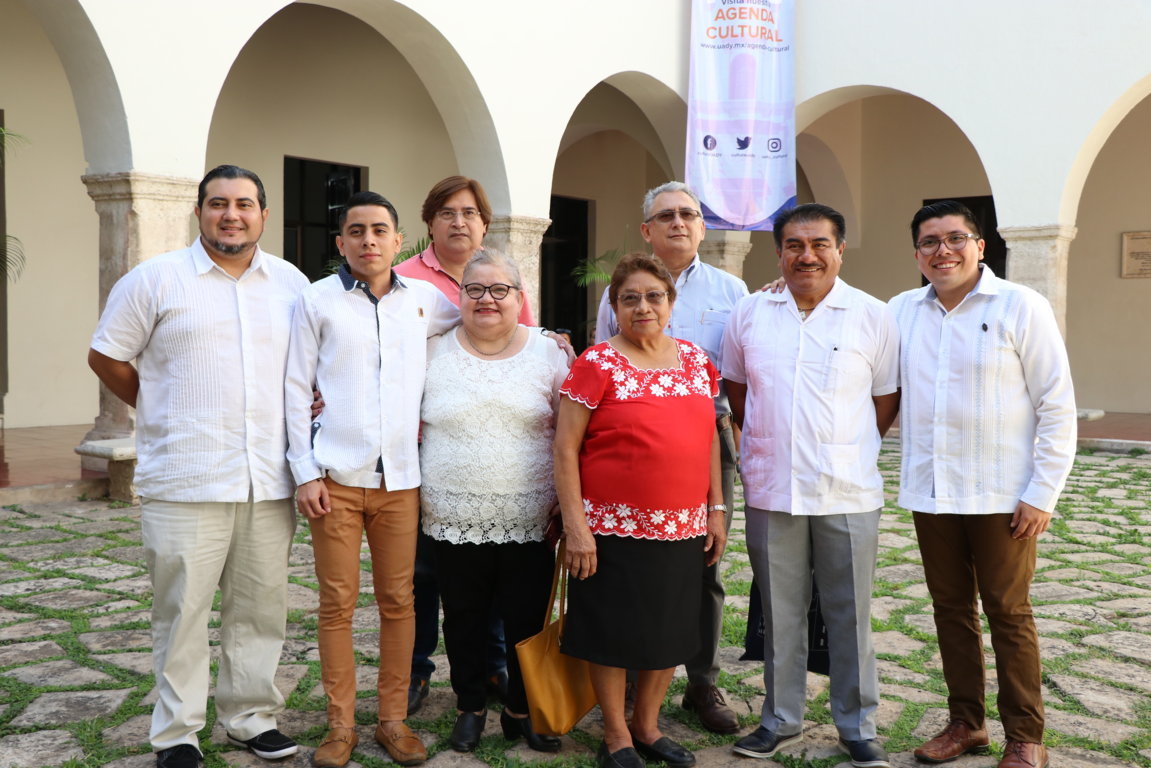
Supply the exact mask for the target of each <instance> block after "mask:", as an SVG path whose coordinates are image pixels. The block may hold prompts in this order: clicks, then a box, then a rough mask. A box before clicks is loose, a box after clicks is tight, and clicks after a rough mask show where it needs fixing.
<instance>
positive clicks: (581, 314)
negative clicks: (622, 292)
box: [539, 195, 591, 353]
mask: <svg viewBox="0 0 1151 768" xmlns="http://www.w3.org/2000/svg"><path fill="white" fill-rule="evenodd" d="M590 212H591V203H590V202H589V201H587V200H578V199H576V198H574V197H559V196H557V195H552V203H551V212H550V214H549V215H550V216H551V220H552V223H551V226H550V227H548V229H547V231H546V232H544V237H543V242H542V243H541V244H540V305H541V306H540V309H539V322H540V323H541V324H542V325H543V326H544V327H545V328H567V329H568V330H570V331H571V332H572V346H573V347H575V350H576V352H577V353H578V352H582V351H583V350H584V349H585V348H586V347H587V337H588V311H587V291H588V289H587V288H583V287H580V286H579V285H577V284H576V281H575V278H574V277H572V270H573V269H575V268H576V265H577V264H579V263H580V262H581V261H582V260H584V259H586V258H587V256H588V254H589V253H590V250H589V248H588V228H589V223H590V222H589V216H590Z"/></svg>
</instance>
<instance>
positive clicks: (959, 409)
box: [891, 200, 1076, 768]
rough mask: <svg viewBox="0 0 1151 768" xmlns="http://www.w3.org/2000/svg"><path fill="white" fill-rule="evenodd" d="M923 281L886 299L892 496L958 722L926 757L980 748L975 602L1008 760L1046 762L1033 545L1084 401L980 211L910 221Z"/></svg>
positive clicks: (1003, 764)
mask: <svg viewBox="0 0 1151 768" xmlns="http://www.w3.org/2000/svg"><path fill="white" fill-rule="evenodd" d="M911 235H912V242H913V243H914V244H915V261H916V263H917V264H918V265H919V269H920V271H921V272H922V273H923V275H924V277H926V278H927V280H928V282H929V283H930V285H928V286H926V287H924V288H919V289H916V290H913V291H907V292H905V293H901V294H900V295H898V296H896V297H895V298H894V299H892V300H891V309H892V311H893V312H894V313H895V316H896V321H897V323H898V325H899V329H900V334H901V337H902V345H901V371H900V379H901V383H902V392H903V400H902V404H901V411H900V414H901V415H900V432H901V437H902V443H903V468H902V472H901V475H900V490H899V504H900V506H902V507H904V508H906V509H910V510H912V511H913V512H914V517H915V530H916V535H917V536H918V539H919V548H920V550H921V552H922V554H923V567H924V572H925V574H926V579H927V587H928V589H929V590H930V592H931V599H932V603H933V604H934V608H935V626H936V630H937V633H938V636H939V651H940V656H941V657H942V660H943V674H944V677H945V679H946V680H947V687H948V693H949V696H948V707H949V710H950V723H949V724H948V725H947V727H946V728H945V729H944V730H943V731H942V732H941V733H940V734H939V735H937V736H936V737H935V738H933V739H931V740H930V741H928V742H927V743H925V744H923V745H922V746H920V747H919V748H918V749H916V750H915V756H916V758H917V759H919V760H920V761H923V762H928V763H941V762H948V761H951V760H954V759H956V758H958V757H959V756H960V755H962V754H965V753H968V752H975V753H981V752H985V751H987V748H988V745H989V741H988V737H987V730H986V727H985V717H986V715H985V710H984V685H985V683H984V662H983V638H982V634H981V628H980V621H979V609H978V606H979V599H980V598H982V602H983V610H984V612H985V613H986V615H987V621H988V624H989V626H990V629H991V644H992V646H993V647H994V649H995V667H996V669H997V670H998V681H999V695H998V708H999V715H1000V719H1001V720H1002V721H1003V729H1004V732H1005V735H1006V737H1007V744H1006V747H1005V749H1004V756H1003V759H1002V760H1001V761H1000V763H999V768H1043V767H1044V766H1046V765H1047V764H1048V758H1047V750H1046V748H1045V747H1044V746H1043V727H1044V712H1043V695H1042V680H1041V672H1042V670H1041V666H1040V660H1039V642H1038V636H1037V634H1036V631H1035V622H1034V619H1033V618H1032V614H1031V600H1030V595H1029V593H1030V587H1031V580H1032V577H1033V575H1034V573H1035V555H1036V540H1037V539H1038V537H1039V536H1040V535H1042V533H1043V532H1044V531H1046V530H1047V526H1048V525H1049V524H1050V522H1051V514H1052V512H1053V511H1054V509H1055V503H1056V501H1058V498H1059V494H1060V492H1061V491H1062V489H1063V485H1064V483H1065V482H1066V480H1067V476H1068V475H1069V474H1070V472H1071V467H1072V464H1073V463H1074V458H1075V437H1076V409H1075V395H1074V392H1073V389H1072V385H1071V371H1070V368H1069V366H1068V362H1067V351H1066V349H1065V347H1064V344H1063V338H1062V336H1061V335H1060V332H1059V326H1058V324H1057V323H1056V320H1055V314H1054V312H1052V310H1051V305H1050V304H1049V303H1048V302H1047V300H1046V299H1045V298H1043V297H1042V296H1041V295H1039V294H1038V293H1036V292H1035V291H1033V290H1031V289H1030V288H1027V287H1024V286H1021V285H1016V284H1014V283H1009V282H1007V281H1006V280H1001V279H1000V278H998V277H996V276H995V274H994V273H992V271H991V270H990V269H989V268H987V267H986V266H985V265H983V264H982V263H981V262H982V259H983V248H984V241H983V238H982V237H981V236H980V232H979V227H978V225H977V223H976V221H975V218H974V216H973V215H972V213H971V211H970V210H968V209H967V207H966V206H964V205H963V204H961V203H958V202H956V201H954V200H948V201H944V202H940V203H934V204H932V205H928V206H925V207H924V208H922V209H920V210H919V212H918V213H916V214H915V217H914V218H913V219H912V223H911Z"/></svg>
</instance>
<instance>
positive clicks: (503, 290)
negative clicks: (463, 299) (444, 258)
mask: <svg viewBox="0 0 1151 768" xmlns="http://www.w3.org/2000/svg"><path fill="white" fill-rule="evenodd" d="M463 288H464V293H466V294H467V295H468V298H469V299H475V300H476V301H479V300H480V299H482V298H483V297H484V294H485V293H490V294H491V295H492V298H493V299H495V300H496V301H499V300H500V299H506V298H507V297H508V292H509V291H511V290H512V289H513V288H514V289H515V290H517V291H518V290H519V286H517V285H508V284H507V283H492V284H491V285H484V284H483V283H468V284H467V285H465V286H464V287H463Z"/></svg>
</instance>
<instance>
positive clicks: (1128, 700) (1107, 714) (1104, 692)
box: [1050, 675, 1146, 721]
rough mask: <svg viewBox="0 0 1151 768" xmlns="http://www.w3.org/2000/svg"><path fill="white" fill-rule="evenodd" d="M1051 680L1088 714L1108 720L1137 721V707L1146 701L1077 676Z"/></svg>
mask: <svg viewBox="0 0 1151 768" xmlns="http://www.w3.org/2000/svg"><path fill="white" fill-rule="evenodd" d="M1050 679H1051V682H1052V683H1054V685H1055V687H1056V688H1057V689H1058V690H1059V691H1060V693H1062V694H1063V695H1064V696H1072V697H1074V698H1075V699H1076V700H1077V701H1078V702H1079V703H1080V704H1082V705H1083V707H1084V708H1085V709H1087V711H1088V712H1090V713H1091V714H1093V715H1095V716H1097V717H1104V718H1107V719H1108V720H1128V721H1130V720H1135V719H1136V717H1137V712H1136V710H1135V708H1136V706H1137V705H1138V704H1140V703H1141V702H1143V701H1144V700H1145V699H1146V697H1144V696H1141V695H1139V694H1137V693H1131V692H1129V691H1121V690H1119V689H1118V688H1116V687H1115V686H1113V685H1107V684H1106V683H1100V682H1097V681H1095V680H1089V679H1087V678H1085V677H1079V676H1077V675H1051V677H1050Z"/></svg>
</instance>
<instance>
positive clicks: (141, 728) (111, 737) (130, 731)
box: [100, 715, 154, 760]
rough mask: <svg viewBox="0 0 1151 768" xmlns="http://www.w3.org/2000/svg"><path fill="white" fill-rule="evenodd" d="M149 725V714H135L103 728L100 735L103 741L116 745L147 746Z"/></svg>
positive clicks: (150, 725)
mask: <svg viewBox="0 0 1151 768" xmlns="http://www.w3.org/2000/svg"><path fill="white" fill-rule="evenodd" d="M151 727H152V716H151V715H136V716H135V717H130V718H128V719H127V720H125V721H124V722H123V723H121V724H120V725H117V726H116V727H115V728H105V729H104V731H103V732H102V733H101V734H100V735H101V736H102V737H103V739H104V741H105V742H107V743H108V744H111V745H113V746H116V747H136V746H140V747H148V746H149V744H148V732H149V730H150V729H151ZM149 748H150V747H149ZM153 760H154V759H153Z"/></svg>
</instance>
